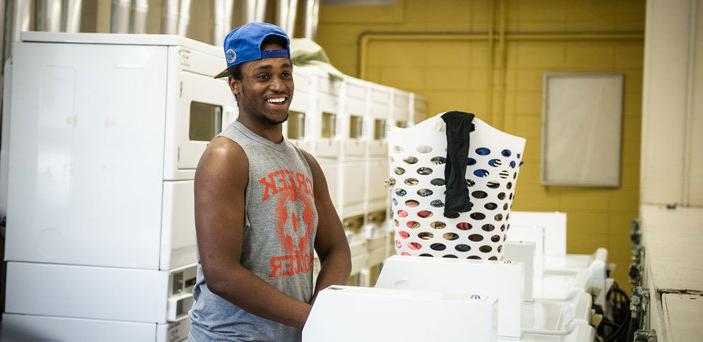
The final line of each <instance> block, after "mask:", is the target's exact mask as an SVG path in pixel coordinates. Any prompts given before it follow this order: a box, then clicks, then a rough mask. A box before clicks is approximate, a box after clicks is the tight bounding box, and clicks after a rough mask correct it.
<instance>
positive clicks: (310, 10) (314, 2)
mask: <svg viewBox="0 0 703 342" xmlns="http://www.w3.org/2000/svg"><path fill="white" fill-rule="evenodd" d="M319 10H320V0H306V2H305V17H304V18H303V19H305V32H304V33H303V37H305V38H309V39H312V40H315V37H316V36H317V24H318V21H319V16H318V13H319Z"/></svg>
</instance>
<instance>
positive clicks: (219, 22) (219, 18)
mask: <svg viewBox="0 0 703 342" xmlns="http://www.w3.org/2000/svg"><path fill="white" fill-rule="evenodd" d="M212 9H213V14H214V17H215V27H214V28H213V30H212V44H213V45H215V46H221V45H222V40H223V38H224V34H223V32H224V31H225V28H224V18H223V16H224V11H225V3H224V0H213V1H212Z"/></svg>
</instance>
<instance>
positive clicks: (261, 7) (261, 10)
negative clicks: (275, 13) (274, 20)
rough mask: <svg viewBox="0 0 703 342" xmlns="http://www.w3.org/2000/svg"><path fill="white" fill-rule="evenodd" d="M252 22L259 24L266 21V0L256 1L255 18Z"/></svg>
mask: <svg viewBox="0 0 703 342" xmlns="http://www.w3.org/2000/svg"><path fill="white" fill-rule="evenodd" d="M254 20H255V21H259V22H263V21H265V20H266V0H256V17H255V18H254Z"/></svg>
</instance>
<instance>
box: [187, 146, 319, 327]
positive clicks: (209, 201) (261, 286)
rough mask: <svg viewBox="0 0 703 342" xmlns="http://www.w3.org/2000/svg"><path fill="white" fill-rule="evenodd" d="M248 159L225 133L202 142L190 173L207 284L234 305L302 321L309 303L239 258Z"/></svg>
mask: <svg viewBox="0 0 703 342" xmlns="http://www.w3.org/2000/svg"><path fill="white" fill-rule="evenodd" d="M248 178H249V165H248V161H247V158H246V154H245V153H244V150H242V148H241V147H240V146H239V145H237V144H236V143H234V142H232V141H231V140H228V139H225V138H216V139H215V140H213V142H212V143H210V145H209V146H208V148H207V150H206V151H205V153H204V154H203V156H202V157H201V159H200V162H199V163H198V168H197V171H196V173H195V227H196V231H197V237H198V249H199V251H200V263H201V264H202V266H203V271H204V273H205V279H206V282H207V286H208V288H209V289H210V291H212V292H213V293H215V294H217V295H218V296H220V297H223V298H225V299H227V300H229V301H230V302H232V303H233V304H235V305H237V306H239V307H240V308H242V309H244V310H246V311H247V312H250V313H252V314H255V315H257V316H261V317H264V318H267V319H270V320H273V321H277V322H281V323H283V324H286V325H290V326H296V327H302V326H303V325H304V324H305V320H306V319H307V317H308V314H309V313H310V308H311V306H310V304H307V303H304V302H301V301H299V300H297V299H295V298H293V297H290V296H288V295H286V294H285V293H283V292H281V291H279V290H278V289H276V288H275V287H273V286H271V285H270V284H269V283H267V282H266V281H264V280H262V279H260V278H259V277H258V276H256V275H255V274H254V273H252V272H251V271H249V270H247V269H245V268H244V267H242V265H241V264H240V257H241V253H242V239H243V235H244V208H245V190H246V186H247V182H248Z"/></svg>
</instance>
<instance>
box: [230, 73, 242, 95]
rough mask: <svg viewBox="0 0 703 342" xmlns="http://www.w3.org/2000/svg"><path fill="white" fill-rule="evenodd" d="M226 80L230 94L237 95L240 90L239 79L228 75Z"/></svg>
mask: <svg viewBox="0 0 703 342" xmlns="http://www.w3.org/2000/svg"><path fill="white" fill-rule="evenodd" d="M227 82H228V83H229V89H230V90H231V91H232V94H234V96H239V92H240V91H241V90H242V89H241V84H240V83H239V81H237V80H235V79H234V78H232V77H231V76H230V77H228V78H227Z"/></svg>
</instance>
